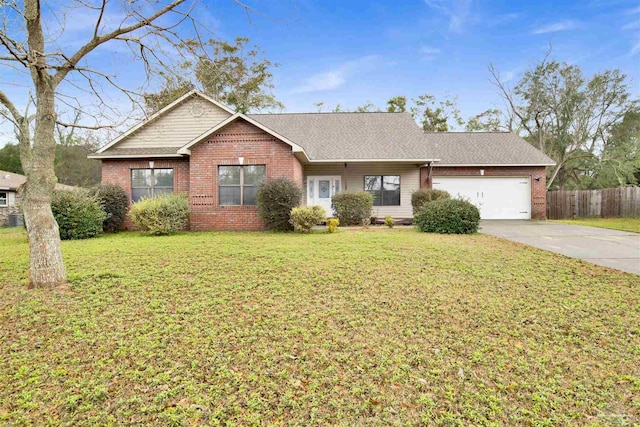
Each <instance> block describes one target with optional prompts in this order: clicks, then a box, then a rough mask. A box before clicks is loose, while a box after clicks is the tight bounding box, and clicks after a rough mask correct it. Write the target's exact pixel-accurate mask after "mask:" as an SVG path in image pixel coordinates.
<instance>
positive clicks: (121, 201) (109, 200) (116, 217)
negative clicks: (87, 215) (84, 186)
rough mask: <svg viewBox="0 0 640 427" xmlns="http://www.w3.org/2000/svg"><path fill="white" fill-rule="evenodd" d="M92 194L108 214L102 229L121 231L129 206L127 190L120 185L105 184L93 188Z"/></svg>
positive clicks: (111, 231) (110, 231)
mask: <svg viewBox="0 0 640 427" xmlns="http://www.w3.org/2000/svg"><path fill="white" fill-rule="evenodd" d="M90 194H91V195H93V196H94V197H95V198H96V199H97V200H98V202H99V203H100V205H101V206H102V209H103V210H104V211H105V213H106V214H107V218H106V219H105V220H104V222H103V223H102V230H103V231H106V232H108V233H117V232H118V231H120V230H121V229H122V224H124V218H125V214H126V213H127V208H128V207H129V197H128V196H127V192H126V191H124V189H123V188H122V187H120V186H118V185H113V184H105V185H96V186H95V187H93V188H91V190H90Z"/></svg>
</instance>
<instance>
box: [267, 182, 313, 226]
mask: <svg viewBox="0 0 640 427" xmlns="http://www.w3.org/2000/svg"><path fill="white" fill-rule="evenodd" d="M300 200H302V189H301V188H300V187H299V186H298V184H296V183H295V182H293V181H291V180H290V179H288V178H284V177H281V178H269V179H266V180H265V181H263V182H262V184H261V185H260V187H258V194H257V204H258V216H260V218H261V219H262V222H264V225H265V227H266V228H267V229H269V230H278V231H288V230H291V229H292V228H293V226H292V224H291V222H289V220H290V219H291V210H292V209H293V208H295V207H296V206H299V205H300Z"/></svg>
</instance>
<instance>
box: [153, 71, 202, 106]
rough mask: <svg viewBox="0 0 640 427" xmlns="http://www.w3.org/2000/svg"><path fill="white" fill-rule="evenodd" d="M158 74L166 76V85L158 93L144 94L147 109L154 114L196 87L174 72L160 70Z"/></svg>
mask: <svg viewBox="0 0 640 427" xmlns="http://www.w3.org/2000/svg"><path fill="white" fill-rule="evenodd" d="M158 74H160V75H161V76H162V77H164V85H163V87H162V89H160V91H159V92H157V93H151V92H150V93H145V94H144V95H143V98H144V105H145V109H146V110H147V113H148V114H153V113H155V112H156V111H160V110H162V109H163V108H164V107H166V106H167V105H169V104H171V103H172V102H173V101H175V100H176V99H178V98H180V97H181V96H182V95H184V94H185V93H187V92H189V91H190V90H192V89H194V88H195V85H194V84H193V83H191V82H189V81H186V80H184V79H182V78H178V77H175V76H173V75H172V74H167V73H164V72H160V73H158Z"/></svg>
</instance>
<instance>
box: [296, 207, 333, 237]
mask: <svg viewBox="0 0 640 427" xmlns="http://www.w3.org/2000/svg"><path fill="white" fill-rule="evenodd" d="M326 219H327V211H325V210H324V208H323V207H322V206H298V207H296V208H293V209H291V219H290V220H289V221H290V222H291V224H292V225H293V229H294V230H295V231H298V232H300V233H311V229H312V228H313V227H314V226H316V225H318V224H320V223H321V222H322V221H324V220H326Z"/></svg>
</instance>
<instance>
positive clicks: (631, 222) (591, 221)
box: [554, 217, 640, 233]
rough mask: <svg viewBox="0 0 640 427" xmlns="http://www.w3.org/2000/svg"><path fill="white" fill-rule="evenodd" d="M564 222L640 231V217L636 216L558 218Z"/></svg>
mask: <svg viewBox="0 0 640 427" xmlns="http://www.w3.org/2000/svg"><path fill="white" fill-rule="evenodd" d="M554 222H561V223H563V224H573V225H586V226H588V227H600V228H609V229H611V230H620V231H631V232H633V233H640V217H636V218H579V219H564V220H556V221H554Z"/></svg>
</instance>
